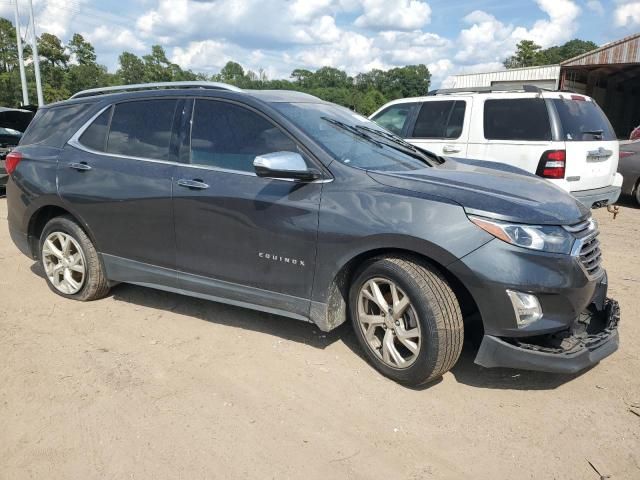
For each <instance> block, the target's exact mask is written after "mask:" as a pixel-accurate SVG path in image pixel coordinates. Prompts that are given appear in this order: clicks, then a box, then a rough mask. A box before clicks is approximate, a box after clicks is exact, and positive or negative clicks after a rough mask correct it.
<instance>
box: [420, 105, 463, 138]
mask: <svg viewBox="0 0 640 480" xmlns="http://www.w3.org/2000/svg"><path fill="white" fill-rule="evenodd" d="M465 107H466V103H465V102H464V101H454V100H439V101H432V102H424V103H423V104H422V107H420V113H418V118H417V119H416V124H415V126H414V127H413V132H412V134H411V136H412V137H413V138H446V139H456V138H458V137H460V135H462V124H463V123H464V112H465Z"/></svg>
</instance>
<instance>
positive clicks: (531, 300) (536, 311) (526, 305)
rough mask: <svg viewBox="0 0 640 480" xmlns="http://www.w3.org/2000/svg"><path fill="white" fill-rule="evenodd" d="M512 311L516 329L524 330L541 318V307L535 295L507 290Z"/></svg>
mask: <svg viewBox="0 0 640 480" xmlns="http://www.w3.org/2000/svg"><path fill="white" fill-rule="evenodd" d="M507 295H509V298H510V299H511V305H513V311H514V312H515V314H516V321H517V323H518V328H524V327H526V326H527V325H530V324H532V323H533V322H535V321H537V320H540V319H541V318H542V307H541V306H540V302H539V301H538V298H537V297H536V296H535V295H532V294H530V293H523V292H517V291H515V290H507Z"/></svg>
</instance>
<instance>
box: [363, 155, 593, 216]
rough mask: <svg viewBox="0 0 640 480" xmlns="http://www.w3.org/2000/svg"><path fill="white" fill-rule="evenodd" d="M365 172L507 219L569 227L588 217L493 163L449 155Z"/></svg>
mask: <svg viewBox="0 0 640 480" xmlns="http://www.w3.org/2000/svg"><path fill="white" fill-rule="evenodd" d="M368 173H369V176H370V177H371V178H373V179H374V180H375V181H377V182H379V183H381V184H383V185H388V186H391V187H396V188H402V189H405V190H412V191H416V192H420V193H425V194H428V195H433V196H436V197H440V198H446V199H449V200H452V201H455V202H456V203H459V204H460V205H462V206H463V207H464V209H465V211H466V212H467V213H469V214H474V215H480V216H483V217H490V218H495V219H497V220H504V221H507V222H514V223H528V224H539V225H570V224H574V223H578V222H579V221H581V220H583V219H584V218H586V217H588V216H589V215H590V211H589V209H588V208H587V207H585V206H584V205H583V204H582V203H580V202H578V201H577V200H576V199H575V198H573V197H572V196H571V195H570V194H569V193H567V192H565V191H564V190H562V189H561V188H560V187H557V186H556V185H553V184H552V183H551V182H549V181H547V180H544V179H543V178H540V177H537V176H535V175H532V174H530V173H528V172H526V171H524V170H521V169H519V168H515V167H512V166H510V165H505V164H501V163H497V162H487V161H480V160H468V159H455V160H454V159H450V158H448V159H446V162H445V163H443V164H442V165H437V166H435V167H432V168H424V169H421V170H413V171H405V172H379V171H376V172H374V171H369V172H368Z"/></svg>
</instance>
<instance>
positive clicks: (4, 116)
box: [0, 107, 33, 194]
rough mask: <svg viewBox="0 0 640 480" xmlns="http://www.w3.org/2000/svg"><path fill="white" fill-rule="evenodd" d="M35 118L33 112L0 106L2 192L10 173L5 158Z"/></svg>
mask: <svg viewBox="0 0 640 480" xmlns="http://www.w3.org/2000/svg"><path fill="white" fill-rule="evenodd" d="M32 118H33V112H31V111H28V110H20V109H15V108H5V107H0V194H3V193H4V189H5V185H6V183H7V179H8V178H9V175H8V174H7V171H6V169H5V165H4V163H5V158H6V156H7V154H8V153H9V152H10V151H11V150H13V149H14V148H15V147H16V146H17V145H18V142H20V137H22V132H24V131H25V130H26V128H27V126H28V125H29V123H30V122H31V119H32Z"/></svg>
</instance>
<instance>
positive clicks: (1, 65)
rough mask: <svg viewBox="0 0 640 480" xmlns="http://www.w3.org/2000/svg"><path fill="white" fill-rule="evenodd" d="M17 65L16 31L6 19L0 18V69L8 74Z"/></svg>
mask: <svg viewBox="0 0 640 480" xmlns="http://www.w3.org/2000/svg"><path fill="white" fill-rule="evenodd" d="M17 64H18V47H17V45H16V29H15V28H14V27H13V24H12V23H11V22H10V21H9V20H7V19H6V18H0V69H1V70H2V71H3V72H9V71H11V70H13V68H15V66H16V65H17Z"/></svg>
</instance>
